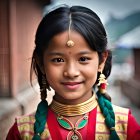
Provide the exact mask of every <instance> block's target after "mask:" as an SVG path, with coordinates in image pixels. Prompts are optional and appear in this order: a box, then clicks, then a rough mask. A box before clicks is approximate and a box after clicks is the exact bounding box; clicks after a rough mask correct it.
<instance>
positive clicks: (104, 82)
mask: <svg viewBox="0 0 140 140" xmlns="http://www.w3.org/2000/svg"><path fill="white" fill-rule="evenodd" d="M98 81H99V82H98V84H97V86H98V88H99V90H100V93H102V94H105V93H106V92H107V91H106V88H107V85H108V83H107V80H106V77H105V75H104V74H103V73H102V72H100V75H99V79H98Z"/></svg>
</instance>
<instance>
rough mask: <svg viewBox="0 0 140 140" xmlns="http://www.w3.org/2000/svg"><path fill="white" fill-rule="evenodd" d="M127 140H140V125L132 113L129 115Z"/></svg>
mask: <svg viewBox="0 0 140 140" xmlns="http://www.w3.org/2000/svg"><path fill="white" fill-rule="evenodd" d="M127 140H140V125H139V124H138V123H137V122H136V119H135V118H134V116H133V115H132V114H131V112H130V111H129V114H128V129H127Z"/></svg>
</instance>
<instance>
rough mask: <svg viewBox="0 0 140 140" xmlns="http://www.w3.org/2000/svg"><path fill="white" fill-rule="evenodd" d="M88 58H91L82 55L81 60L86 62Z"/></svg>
mask: <svg viewBox="0 0 140 140" xmlns="http://www.w3.org/2000/svg"><path fill="white" fill-rule="evenodd" d="M88 60H90V59H89V58H88V57H80V59H79V61H80V62H82V63H84V62H87V61H88Z"/></svg>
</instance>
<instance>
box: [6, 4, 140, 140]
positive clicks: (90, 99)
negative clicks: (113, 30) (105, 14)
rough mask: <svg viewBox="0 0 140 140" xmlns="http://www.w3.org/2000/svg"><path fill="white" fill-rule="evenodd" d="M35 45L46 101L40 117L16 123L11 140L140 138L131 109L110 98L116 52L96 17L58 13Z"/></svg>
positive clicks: (80, 10) (76, 10)
mask: <svg viewBox="0 0 140 140" xmlns="http://www.w3.org/2000/svg"><path fill="white" fill-rule="evenodd" d="M35 44H36V47H35V50H34V52H33V57H32V70H34V71H35V73H36V75H37V79H38V83H39V86H40V92H41V99H42V101H41V102H40V103H39V105H38V108H37V111H36V114H35V115H28V116H23V117H18V118H17V119H16V122H15V124H14V125H13V127H12V128H11V129H10V131H9V133H8V136H7V140H31V139H32V140H119V139H120V140H132V139H133V140H139V139H140V126H139V125H138V124H137V122H136V121H135V119H134V117H133V116H132V115H131V114H130V111H129V110H128V109H125V108H121V107H118V106H115V105H112V104H111V102H110V97H109V95H107V92H106V86H107V84H108V83H107V77H108V76H109V75H110V72H111V52H110V51H108V50H107V36H106V32H105V29H104V27H103V24H102V23H101V21H100V18H99V17H98V16H97V15H96V13H94V12H93V11H92V10H90V9H88V8H86V7H81V6H72V7H68V6H61V7H59V8H57V9H54V10H53V11H51V12H49V13H48V14H47V15H46V16H45V17H44V18H43V19H42V21H41V23H40V24H39V27H38V29H37V33H36V38H35ZM51 88H52V89H53V90H54V91H55V95H54V97H53V101H52V103H51V104H50V105H48V103H47V101H46V96H47V90H51ZM116 94H117V93H116Z"/></svg>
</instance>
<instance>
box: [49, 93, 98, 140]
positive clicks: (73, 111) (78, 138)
mask: <svg viewBox="0 0 140 140" xmlns="http://www.w3.org/2000/svg"><path fill="white" fill-rule="evenodd" d="M96 106H97V100H96V98H95V94H93V96H92V97H91V98H90V99H88V100H87V101H85V102H83V103H80V104H76V105H66V104H61V103H59V102H57V101H55V100H53V101H52V103H51V105H50V107H51V109H52V110H53V111H54V112H55V113H56V114H57V121H58V123H59V125H60V126H61V127H63V128H64V129H66V130H69V133H68V135H67V140H83V139H82V135H81V134H80V132H79V131H78V130H80V129H82V128H83V127H85V126H86V124H87V123H88V114H89V112H90V111H91V110H93V109H94V108H95V107H96ZM79 115H82V117H81V118H80V119H79V120H78V121H77V122H76V123H75V124H74V125H73V124H72V123H71V122H70V121H69V120H68V119H67V118H66V117H74V116H79ZM64 116H65V117H64Z"/></svg>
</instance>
